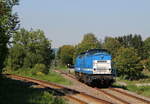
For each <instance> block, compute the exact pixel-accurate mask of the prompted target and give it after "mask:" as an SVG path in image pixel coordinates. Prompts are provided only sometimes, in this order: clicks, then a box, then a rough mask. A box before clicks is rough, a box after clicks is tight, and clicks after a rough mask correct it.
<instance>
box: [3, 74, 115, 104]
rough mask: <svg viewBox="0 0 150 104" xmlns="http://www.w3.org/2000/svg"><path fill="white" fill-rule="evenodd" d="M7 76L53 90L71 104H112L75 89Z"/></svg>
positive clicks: (27, 78)
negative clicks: (71, 103)
mask: <svg viewBox="0 0 150 104" xmlns="http://www.w3.org/2000/svg"><path fill="white" fill-rule="evenodd" d="M5 76H7V77H9V78H12V79H15V80H21V81H25V82H31V83H34V84H37V85H40V86H42V87H44V88H49V89H50V90H53V91H54V93H57V94H59V96H62V97H64V98H67V99H68V100H69V101H70V102H73V103H75V104H112V103H110V102H108V101H105V100H102V99H99V98H96V97H94V96H91V95H88V94H86V93H83V92H79V91H76V90H75V89H69V88H67V87H64V86H63V85H59V84H55V83H51V82H46V81H41V80H37V79H33V78H29V77H23V76H18V75H12V74H7V75H5Z"/></svg>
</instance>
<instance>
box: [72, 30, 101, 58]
mask: <svg viewBox="0 0 150 104" xmlns="http://www.w3.org/2000/svg"><path fill="white" fill-rule="evenodd" d="M101 47H102V44H101V42H100V41H99V40H98V39H97V38H96V37H95V35H94V34H92V33H87V34H85V35H84V37H83V40H82V41H81V43H79V44H78V45H76V47H75V49H76V50H75V53H74V57H76V56H77V55H79V54H80V53H82V52H85V51H87V50H89V49H95V48H96V49H100V48H101Z"/></svg>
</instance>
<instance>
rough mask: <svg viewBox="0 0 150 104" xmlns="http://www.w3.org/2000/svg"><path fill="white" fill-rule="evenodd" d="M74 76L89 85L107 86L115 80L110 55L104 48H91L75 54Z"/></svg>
mask: <svg viewBox="0 0 150 104" xmlns="http://www.w3.org/2000/svg"><path fill="white" fill-rule="evenodd" d="M75 75H76V78H77V79H78V80H80V81H82V82H84V83H87V84H90V85H95V84H96V85H104V86H109V85H111V84H112V83H113V82H114V81H115V75H116V73H115V70H114V69H113V67H112V56H111V54H109V52H108V51H107V50H105V49H91V50H88V51H87V52H83V53H81V54H80V55H78V56H77V58H76V60H75Z"/></svg>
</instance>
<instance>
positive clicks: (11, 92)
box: [0, 76, 79, 104]
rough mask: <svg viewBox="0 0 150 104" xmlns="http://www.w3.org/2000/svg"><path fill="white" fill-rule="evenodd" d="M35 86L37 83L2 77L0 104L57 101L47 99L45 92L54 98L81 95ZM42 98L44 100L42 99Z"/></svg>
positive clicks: (0, 78) (32, 103)
mask: <svg viewBox="0 0 150 104" xmlns="http://www.w3.org/2000/svg"><path fill="white" fill-rule="evenodd" d="M35 85H36V84H35V83H29V82H23V81H19V80H12V79H10V78H6V77H4V76H0V104H47V103H45V102H41V100H43V99H45V100H47V99H49V100H55V99H52V98H45V97H49V96H45V95H43V92H45V91H46V92H48V93H50V94H51V95H54V96H64V95H69V94H76V93H79V92H76V91H71V90H70V89H51V88H34V87H33V86H35ZM60 92H62V93H60ZM33 97H34V98H33ZM41 97H43V98H42V99H41ZM50 97H53V96H50ZM43 101H44V100H43ZM48 104H51V103H48ZM60 104H62V103H60Z"/></svg>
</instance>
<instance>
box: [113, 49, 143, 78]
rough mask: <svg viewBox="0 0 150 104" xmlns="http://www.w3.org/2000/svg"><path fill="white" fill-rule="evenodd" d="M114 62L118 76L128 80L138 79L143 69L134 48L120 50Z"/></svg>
mask: <svg viewBox="0 0 150 104" xmlns="http://www.w3.org/2000/svg"><path fill="white" fill-rule="evenodd" d="M114 61H115V62H116V68H117V71H118V75H119V76H122V77H124V79H129V80H133V79H139V78H140V76H141V71H142V69H143V67H142V65H141V64H140V57H139V56H138V54H137V51H136V50H135V49H134V48H120V49H119V50H118V52H117V55H116V57H115V59H114Z"/></svg>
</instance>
